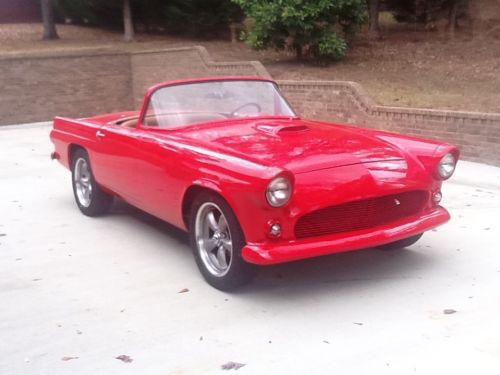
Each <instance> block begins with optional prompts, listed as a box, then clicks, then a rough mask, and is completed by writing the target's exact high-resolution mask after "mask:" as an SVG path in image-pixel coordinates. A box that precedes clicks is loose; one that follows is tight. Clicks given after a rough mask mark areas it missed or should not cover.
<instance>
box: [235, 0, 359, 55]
mask: <svg viewBox="0 0 500 375" xmlns="http://www.w3.org/2000/svg"><path fill="white" fill-rule="evenodd" d="M233 1H234V2H235V3H237V4H239V5H240V6H241V8H242V9H243V11H244V12H245V14H246V15H247V16H248V17H250V18H251V20H252V21H253V26H252V29H251V30H250V31H248V32H247V33H245V34H244V35H243V38H244V39H245V40H246V42H247V43H248V44H249V45H250V46H251V47H253V48H257V49H261V48H269V47H274V48H276V49H279V50H283V49H289V50H292V51H294V52H295V54H296V56H297V59H302V58H304V57H312V58H314V59H315V60H316V61H319V62H321V63H327V62H328V61H331V60H335V59H339V58H341V57H342V56H344V54H345V52H346V49H347V39H348V38H349V37H350V36H352V35H353V33H354V32H355V30H356V28H357V26H359V25H360V24H361V23H363V22H364V21H365V20H366V2H365V1H366V0H314V1H305V0H233Z"/></svg>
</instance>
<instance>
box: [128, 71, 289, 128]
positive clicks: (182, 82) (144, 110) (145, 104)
mask: <svg viewBox="0 0 500 375" xmlns="http://www.w3.org/2000/svg"><path fill="white" fill-rule="evenodd" d="M224 81H256V82H268V83H271V84H272V85H273V86H274V88H275V89H276V93H277V94H278V95H279V96H280V98H281V99H282V100H283V102H284V103H285V104H286V105H287V106H288V108H289V109H290V111H291V112H292V113H293V115H292V116H288V115H287V116H285V115H267V114H266V115H262V116H243V117H234V118H227V119H220V120H213V121H201V122H196V123H188V124H185V125H182V126H176V127H172V128H165V127H157V126H149V125H146V124H144V119H145V117H146V115H147V111H148V108H149V105H150V102H151V98H152V96H153V94H154V93H155V92H156V91H158V90H161V89H164V88H167V87H172V86H180V85H192V84H197V83H200V84H203V83H210V82H224ZM258 118H287V119H298V118H299V116H298V115H297V113H296V112H295V110H294V109H293V107H292V106H291V105H290V103H289V102H288V100H287V99H286V98H285V97H284V96H283V94H282V93H281V90H280V88H279V86H278V84H277V83H276V82H275V81H273V80H271V79H267V78H262V77H256V76H250V77H246V76H243V77H238V76H229V77H224V76H220V77H204V78H195V79H185V80H176V81H169V82H163V83H159V84H157V85H154V86H152V87H150V88H149V89H148V90H147V91H146V94H145V96H144V101H143V105H142V108H141V111H140V114H139V121H138V124H137V127H138V128H140V129H145V130H146V129H147V130H177V129H182V128H185V127H189V126H193V125H199V124H203V123H213V122H226V121H235V120H244V119H245V120H250V119H258Z"/></svg>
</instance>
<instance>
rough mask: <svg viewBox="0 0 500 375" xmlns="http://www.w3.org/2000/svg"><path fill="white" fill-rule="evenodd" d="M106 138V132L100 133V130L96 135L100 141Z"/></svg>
mask: <svg viewBox="0 0 500 375" xmlns="http://www.w3.org/2000/svg"><path fill="white" fill-rule="evenodd" d="M105 136H106V133H104V132H102V131H100V130H98V131H97V132H96V133H95V137H96V138H98V139H99V138H104V137H105Z"/></svg>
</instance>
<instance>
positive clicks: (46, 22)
mask: <svg viewBox="0 0 500 375" xmlns="http://www.w3.org/2000/svg"><path fill="white" fill-rule="evenodd" d="M41 6H42V20H43V39H44V40H50V39H59V35H57V30H56V23H55V20H54V9H53V7H52V1H51V0H41Z"/></svg>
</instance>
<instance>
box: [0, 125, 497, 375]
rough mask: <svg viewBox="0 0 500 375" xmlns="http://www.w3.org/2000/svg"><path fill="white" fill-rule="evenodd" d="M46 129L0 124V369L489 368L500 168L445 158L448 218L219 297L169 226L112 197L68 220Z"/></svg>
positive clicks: (62, 178) (493, 357) (61, 174)
mask: <svg viewBox="0 0 500 375" xmlns="http://www.w3.org/2000/svg"><path fill="white" fill-rule="evenodd" d="M48 132H49V127H48V126H43V125H32V126H20V127H1V128H0V166H1V168H0V374H2V375H3V374H68V373H71V374H72V375H77V374H86V375H87V374H141V375H145V374H218V373H224V372H225V371H224V370H222V369H221V365H223V364H225V363H227V362H229V361H234V362H238V363H242V364H245V366H244V367H241V368H240V369H238V370H237V371H238V373H241V374H304V373H315V374H370V375H373V374H398V375H401V374H415V373H417V374H444V373H445V374H451V373H454V374H462V373H464V374H466V373H467V374H470V373H476V374H497V373H499V372H500V245H499V242H500V200H499V197H500V168H494V167H490V166H485V165H480V164H475V163H467V162H460V164H459V166H458V170H457V174H456V176H455V177H454V178H452V180H451V181H449V182H447V183H446V184H445V187H444V189H443V193H444V199H443V205H444V206H445V207H447V208H448V209H449V210H450V212H451V215H452V220H451V221H450V223H448V224H447V225H445V226H443V227H440V228H438V229H437V230H436V231H431V232H429V233H427V234H425V235H424V236H423V237H422V239H421V240H420V241H419V242H418V243H417V244H415V245H413V246H412V247H410V248H408V249H403V250H401V251H396V252H382V251H377V250H366V251H361V252H355V253H347V254H338V255H333V256H328V257H323V258H318V259H311V260H306V261H301V262H296V263H290V264H285V265H280V266H274V267H268V268H264V269H263V270H262V272H261V273H260V275H259V276H258V278H257V279H256V280H255V281H254V282H253V283H252V284H251V285H249V286H248V287H245V288H243V289H242V290H241V291H238V292H236V293H223V292H220V291H217V290H215V289H213V288H211V287H210V286H208V285H207V284H206V283H205V282H204V281H203V279H202V278H201V276H200V274H199V272H198V270H197V268H196V265H195V263H194V260H193V257H192V255H191V252H190V249H189V247H188V245H187V241H186V236H185V234H184V233H182V232H180V231H178V230H176V229H174V228H172V227H170V226H169V225H167V224H165V223H163V222H161V221H158V220H156V219H154V218H152V217H150V216H148V215H146V214H144V213H142V212H139V211H138V210H136V209H134V208H132V207H130V206H128V205H126V204H124V203H121V202H118V203H117V204H115V207H114V209H113V210H112V212H111V213H110V214H109V215H107V216H105V217H101V218H96V219H91V218H88V217H85V216H83V215H82V214H80V212H79V211H78V209H77V207H76V205H75V204H74V202H73V196H72V191H71V182H70V174H69V172H68V171H66V170H64V169H63V168H62V167H61V166H60V165H58V163H56V162H52V161H51V160H50V159H49V153H50V152H51V151H52V145H51V144H50V142H49V140H48ZM185 288H187V289H188V291H187V292H184V293H179V291H181V290H183V289H185ZM446 309H448V310H450V311H448V312H449V314H445V313H444V310H446ZM453 311H455V312H453ZM120 355H127V356H129V357H130V358H131V359H132V360H133V361H132V362H129V363H126V362H123V361H121V360H118V359H116V357H118V356H120ZM233 371H235V370H229V371H228V372H233Z"/></svg>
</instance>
